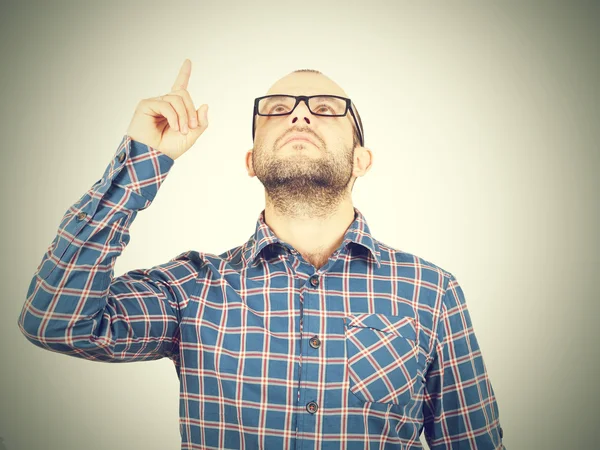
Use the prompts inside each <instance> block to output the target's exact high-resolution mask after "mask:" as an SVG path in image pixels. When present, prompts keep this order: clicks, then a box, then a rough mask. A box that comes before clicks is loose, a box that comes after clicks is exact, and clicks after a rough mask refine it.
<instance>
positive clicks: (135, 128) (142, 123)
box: [127, 59, 208, 159]
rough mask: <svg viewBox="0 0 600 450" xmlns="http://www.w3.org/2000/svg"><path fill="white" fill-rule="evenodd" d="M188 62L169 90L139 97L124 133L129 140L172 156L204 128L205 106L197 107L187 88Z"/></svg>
mask: <svg viewBox="0 0 600 450" xmlns="http://www.w3.org/2000/svg"><path fill="white" fill-rule="evenodd" d="M191 72H192V62H191V61H190V60H189V59H186V60H185V61H184V62H183V65H182V66H181V69H180V70H179V75H177V79H176V80H175V83H174V84H173V87H172V88H171V92H170V93H168V94H166V95H161V96H159V97H153V98H147V99H144V100H141V101H140V102H139V103H138V105H137V107H136V109H135V113H134V115H133V118H132V119H131V123H130V124H129V128H128V129H127V134H128V135H129V137H131V139H133V140H135V141H138V142H141V143H142V144H146V145H148V146H150V147H153V148H155V149H157V150H159V151H160V152H162V153H164V154H165V155H167V156H169V157H171V158H172V159H177V158H179V157H180V156H181V155H183V154H184V153H185V152H186V151H188V150H189V149H190V147H191V146H192V145H194V143H195V142H196V140H197V139H198V138H199V137H200V135H201V134H202V133H204V130H206V128H207V127H208V105H207V104H203V105H201V106H200V108H198V109H197V110H196V109H195V107H194V102H193V101H192V98H191V97H190V93H189V92H188V91H187V87H188V82H189V80H190V74H191Z"/></svg>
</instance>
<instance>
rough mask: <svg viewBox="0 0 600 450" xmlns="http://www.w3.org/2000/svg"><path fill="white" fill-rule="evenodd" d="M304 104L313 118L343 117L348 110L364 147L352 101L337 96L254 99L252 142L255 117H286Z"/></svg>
mask: <svg viewBox="0 0 600 450" xmlns="http://www.w3.org/2000/svg"><path fill="white" fill-rule="evenodd" d="M302 101H303V102H304V103H306V105H307V106H308V109H309V111H310V112H311V113H312V114H314V115H315V116H327V117H343V116H345V115H346V114H347V113H348V110H350V115H351V116H352V119H354V123H355V124H356V129H357V130H358V135H359V139H360V145H361V146H362V147H364V145H365V142H364V135H363V131H362V130H361V129H360V128H361V127H360V125H359V121H358V120H357V118H356V115H355V114H354V111H353V109H352V108H351V105H352V101H351V100H350V99H349V98H346V97H340V96H338V95H309V96H306V95H283V94H274V95H265V96H263V97H258V98H255V99H254V114H253V116H252V142H254V135H255V131H256V130H255V127H256V115H257V114H258V115H259V116H287V115H290V114H291V113H292V112H294V109H296V106H298V103H300V102H302Z"/></svg>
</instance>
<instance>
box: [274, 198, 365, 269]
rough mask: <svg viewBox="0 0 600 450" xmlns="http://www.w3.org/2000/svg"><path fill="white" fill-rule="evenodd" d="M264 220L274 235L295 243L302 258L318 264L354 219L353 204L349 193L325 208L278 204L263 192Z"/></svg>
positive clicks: (339, 242) (338, 241)
mask: <svg viewBox="0 0 600 450" xmlns="http://www.w3.org/2000/svg"><path fill="white" fill-rule="evenodd" d="M266 200H267V201H266V205H265V214H264V220H265V222H266V223H267V225H269V227H270V228H271V229H272V230H273V232H274V233H275V235H276V236H277V237H278V238H279V239H281V240H283V241H284V242H287V243H288V244H290V245H291V246H292V247H294V248H295V249H296V250H297V251H298V252H299V253H300V254H301V255H302V256H303V257H304V258H305V259H307V260H308V261H310V262H312V263H313V265H315V267H320V265H322V264H324V262H326V261H327V259H328V258H329V256H330V255H331V254H332V253H333V252H334V251H335V250H337V248H338V247H339V246H340V244H341V243H342V241H343V239H344V235H345V233H346V231H347V229H348V227H349V226H350V225H351V224H352V222H353V221H354V206H353V205H352V199H351V198H350V197H349V196H344V197H343V198H342V199H341V201H339V202H338V203H336V204H335V205H327V208H322V207H319V205H315V204H314V203H313V204H306V203H299V202H294V203H290V202H286V205H287V207H286V208H280V207H277V205H275V203H274V202H272V201H270V198H269V196H268V195H266Z"/></svg>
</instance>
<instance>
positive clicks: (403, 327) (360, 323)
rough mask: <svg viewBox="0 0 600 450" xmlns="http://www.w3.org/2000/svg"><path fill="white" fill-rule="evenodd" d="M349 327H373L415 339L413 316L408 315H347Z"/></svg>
mask: <svg viewBox="0 0 600 450" xmlns="http://www.w3.org/2000/svg"><path fill="white" fill-rule="evenodd" d="M347 319H348V326H349V327H363V328H375V329H376V330H380V331H383V332H385V333H392V334H395V335H397V336H402V337H405V338H407V339H412V340H415V341H416V340H417V332H416V329H415V318H414V317H410V316H392V315H389V314H380V313H362V314H356V315H353V316H349V317H348V318H347Z"/></svg>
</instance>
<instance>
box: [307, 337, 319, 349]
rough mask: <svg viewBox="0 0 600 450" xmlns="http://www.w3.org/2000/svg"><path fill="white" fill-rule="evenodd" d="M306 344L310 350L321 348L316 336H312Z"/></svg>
mask: <svg viewBox="0 0 600 450" xmlns="http://www.w3.org/2000/svg"><path fill="white" fill-rule="evenodd" d="M308 343H309V344H310V346H311V347H312V348H319V347H320V346H321V341H320V339H319V338H318V337H317V336H313V337H312V338H310V341H308Z"/></svg>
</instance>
